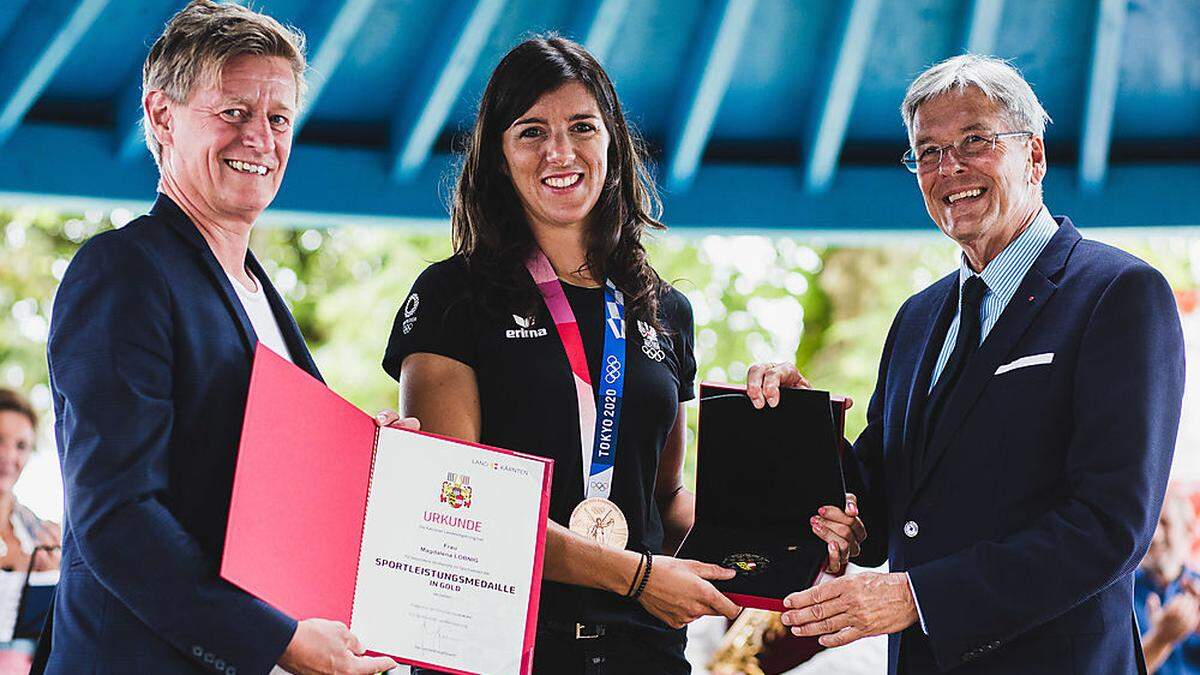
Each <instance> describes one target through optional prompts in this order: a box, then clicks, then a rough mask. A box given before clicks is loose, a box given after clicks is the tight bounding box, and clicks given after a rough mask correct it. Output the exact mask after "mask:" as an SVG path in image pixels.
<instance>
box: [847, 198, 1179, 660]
mask: <svg viewBox="0 0 1200 675" xmlns="http://www.w3.org/2000/svg"><path fill="white" fill-rule="evenodd" d="M1056 220H1058V221H1059V223H1060V227H1059V230H1058V232H1057V233H1056V234H1055V235H1054V237H1053V238H1052V239H1051V240H1050V242H1049V243H1048V244H1047V245H1046V248H1045V249H1044V250H1043V251H1042V253H1041V255H1040V256H1039V257H1038V258H1037V260H1036V261H1035V262H1034V264H1033V267H1032V268H1031V269H1030V270H1029V272H1028V273H1027V274H1026V275H1025V278H1024V279H1023V280H1022V281H1021V284H1020V286H1019V287H1018V289H1017V292H1016V293H1015V295H1014V296H1013V298H1012V300H1011V301H1010V302H1009V304H1008V306H1007V308H1005V310H1004V312H1003V313H1002V314H1001V316H1000V319H999V320H998V321H997V323H996V324H995V326H994V327H993V328H992V330H991V332H990V333H989V334H988V336H987V338H986V339H985V340H984V342H983V343H982V345H980V348H979V351H978V352H976V353H975V355H974V357H973V358H972V360H971V361H970V362H968V365H967V368H966V369H965V370H964V371H963V374H962V376H961V380H960V381H959V384H958V386H957V388H956V390H955V392H954V394H953V397H952V398H950V399H949V400H948V401H947V402H946V404H945V408H944V409H943V411H942V414H941V418H940V423H939V425H938V427H937V429H936V430H935V431H934V433H933V434H932V437H931V438H930V439H929V440H928V445H927V446H926V451H925V459H924V460H923V462H922V465H921V467H920V468H919V470H915V469H914V466H913V461H912V457H913V453H914V451H915V450H916V449H917V447H918V444H919V443H920V442H921V441H920V437H921V435H922V430H921V427H922V422H923V417H924V405H925V400H926V397H927V396H926V394H927V392H928V390H929V384H930V377H931V374H932V371H933V366H934V361H935V359H936V357H937V354H938V350H939V349H940V348H941V346H942V341H943V340H944V338H945V335H946V330H947V327H948V326H949V323H950V320H951V319H952V318H953V316H954V313H955V310H956V305H957V298H958V289H957V283H958V271H957V270H956V271H955V272H954V273H952V274H950V275H948V276H946V277H945V278H943V279H941V280H940V281H938V282H936V283H934V284H933V285H932V286H930V287H929V288H927V289H925V290H923V291H921V292H920V293H918V294H916V295H914V296H913V297H911V298H909V299H908V301H906V302H905V303H904V305H903V306H902V307H901V308H900V310H899V312H898V313H897V314H896V318H895V320H894V322H893V324H892V328H891V331H890V333H889V334H888V337H887V341H886V343H885V345H884V350H883V357H882V360H881V362H880V366H879V378H878V382H877V384H876V388H875V392H874V395H873V396H872V398H871V403H870V407H869V409H868V411H867V427H866V429H865V430H864V431H863V433H862V435H861V436H860V437H859V438H858V440H857V441H856V442H855V444H854V453H853V454H854V457H855V459H856V460H857V462H855V463H849V464H850V468H851V469H857V472H858V474H859V475H857V476H852V478H851V481H850V482H851V483H852V484H854V485H855V487H857V489H859V490H860V491H862V495H861V498H860V505H861V509H862V513H863V518H864V521H865V522H866V525H867V531H868V538H867V540H866V541H865V542H864V552H863V559H862V561H861V562H862V563H863V564H866V565H878V564H881V563H883V562H884V560H885V559H886V560H887V561H888V562H889V563H890V565H891V569H892V570H893V571H907V572H908V574H909V576H910V578H911V580H912V584H913V587H914V588H915V589H916V594H917V599H918V602H919V603H920V608H921V611H922V613H923V615H924V618H925V624H926V628H927V629H928V638H926V637H925V635H923V634H922V632H921V630H920V628H919V627H917V628H915V629H912V628H910V629H909V630H907V631H905V632H904V633H900V634H895V635H892V636H890V638H889V644H888V672H889V673H896V672H897V660H898V657H899V655H900V651H901V649H903V650H904V652H905V660H906V662H907V663H908V664H909V667H908V668H907V671H908V672H941V671H946V670H950V669H952V668H953V669H954V671H953V672H955V673H1023V674H1028V673H1054V674H1056V675H1061V674H1064V673H1087V674H1088V675H1102V674H1107V673H1121V674H1122V675H1124V674H1126V673H1131V672H1135V666H1134V663H1135V661H1134V658H1135V649H1136V647H1135V645H1134V642H1133V631H1132V630H1131V617H1132V613H1133V607H1132V594H1133V585H1132V583H1133V582H1132V572H1133V571H1134V569H1135V568H1136V567H1137V565H1138V563H1139V561H1140V560H1141V559H1142V556H1143V555H1144V554H1145V553H1146V549H1147V548H1148V547H1149V544H1150V539H1151V537H1152V536H1153V533H1154V527H1155V524H1156V522H1157V519H1158V513H1159V509H1160V508H1161V506H1162V498H1163V492H1164V491H1165V489H1166V484H1167V476H1168V473H1169V471H1170V467H1171V457H1172V455H1173V451H1174V446H1175V439H1176V433H1177V430H1178V426H1179V415H1180V408H1181V405H1182V398H1183V382H1184V363H1183V333H1182V330H1181V328H1180V323H1179V313H1178V310H1177V308H1176V304H1175V299H1174V295H1173V294H1172V292H1171V289H1170V287H1169V286H1168V285H1167V282H1166V280H1165V279H1163V277H1162V275H1161V274H1159V273H1158V272H1157V271H1156V270H1154V269H1153V268H1152V267H1150V266H1149V265H1147V264H1146V263H1144V262H1142V261H1140V260H1138V259H1137V258H1135V257H1133V256H1131V255H1129V254H1127V253H1124V252H1122V251H1120V250H1118V249H1115V248H1112V247H1109V246H1105V245H1103V244H1099V243H1097V242H1094V241H1089V240H1085V239H1082V238H1081V237H1080V235H1079V232H1078V231H1077V230H1076V229H1075V227H1074V226H1072V224H1071V221H1070V220H1068V219H1066V218H1057V219H1056ZM1047 353H1049V354H1053V357H1052V359H1053V360H1052V362H1051V363H1047V364H1042V365H1031V366H1026V367H1021V368H1015V369H1011V370H1008V371H1007V372H1003V373H1001V374H996V371H997V369H999V368H1000V367H1001V366H1004V365H1006V364H1009V363H1011V362H1013V361H1014V360H1016V359H1018V358H1020V357H1024V356H1033V355H1039V354H1047ZM853 473H855V471H851V474H853ZM922 654H924V655H925V656H926V658H927V659H928V660H927V661H926V662H925V663H926V665H924V666H922V665H920V664H921V662H922V659H921V656H922ZM910 657H912V658H910ZM934 662H936V665H935V663H934Z"/></svg>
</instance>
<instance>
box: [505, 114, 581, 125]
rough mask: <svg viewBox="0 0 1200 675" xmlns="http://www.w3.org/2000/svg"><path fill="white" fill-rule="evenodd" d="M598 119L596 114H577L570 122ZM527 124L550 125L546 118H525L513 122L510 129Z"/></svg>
mask: <svg viewBox="0 0 1200 675" xmlns="http://www.w3.org/2000/svg"><path fill="white" fill-rule="evenodd" d="M598 119H600V117H599V115H596V114H595V113H575V114H574V115H571V117H570V118H568V121H570V122H578V121H580V120H598ZM525 124H548V122H546V120H545V118H542V117H525V118H522V119H519V120H517V121H516V122H513V123H512V124H511V125H510V126H509V128H512V127H517V126H522V125H525Z"/></svg>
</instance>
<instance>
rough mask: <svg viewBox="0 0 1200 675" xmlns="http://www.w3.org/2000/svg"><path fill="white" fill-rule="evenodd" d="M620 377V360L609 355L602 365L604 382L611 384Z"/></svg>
mask: <svg viewBox="0 0 1200 675" xmlns="http://www.w3.org/2000/svg"><path fill="white" fill-rule="evenodd" d="M620 377H621V359H618V358H617V357H616V356H615V355H612V354H610V355H609V357H608V359H607V361H606V362H605V364H604V381H605V382H607V383H609V384H613V383H614V382H616V381H617V379H618V378H620Z"/></svg>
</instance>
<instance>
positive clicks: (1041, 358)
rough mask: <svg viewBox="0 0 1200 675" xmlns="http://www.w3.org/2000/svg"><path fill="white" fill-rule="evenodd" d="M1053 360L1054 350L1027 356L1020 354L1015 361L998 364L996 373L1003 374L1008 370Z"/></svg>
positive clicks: (1044, 363) (1043, 363)
mask: <svg viewBox="0 0 1200 675" xmlns="http://www.w3.org/2000/svg"><path fill="white" fill-rule="evenodd" d="M1053 362H1054V352H1046V353H1045V354H1030V355H1029V356H1022V357H1021V358H1019V359H1017V360H1016V361H1013V362H1011V363H1006V364H1004V365H1002V366H1000V367H999V368H997V369H996V374H997V375H1003V374H1004V373H1007V372H1008V371H1010V370H1016V369H1017V368H1027V367H1029V366H1044V365H1046V364H1048V363H1053Z"/></svg>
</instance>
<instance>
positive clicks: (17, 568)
mask: <svg viewBox="0 0 1200 675" xmlns="http://www.w3.org/2000/svg"><path fill="white" fill-rule="evenodd" d="M37 424H38V417H37V413H36V412H35V411H34V409H33V406H32V405H30V403H29V401H28V400H27V399H26V398H25V397H24V396H22V395H21V394H19V393H17V392H16V391H13V390H11V389H5V388H0V672H3V673H22V672H27V671H28V669H29V664H30V655H31V654H32V651H33V645H34V643H35V642H36V641H37V638H38V635H39V634H40V633H41V630H42V624H43V623H44V622H45V618H46V610H47V609H48V608H49V606H50V599H51V598H52V597H53V595H54V587H55V584H57V583H58V570H59V562H60V553H59V539H60V529H59V526H58V524H57V523H54V522H50V521H48V520H42V519H41V518H39V517H38V516H37V514H35V513H34V512H33V511H32V510H30V509H29V508H28V507H26V506H24V505H22V504H21V503H20V502H18V501H17V498H16V497H15V496H14V495H13V487H14V486H15V485H16V483H17V480H18V479H20V477H21V472H22V471H23V470H24V469H25V463H26V462H27V461H28V460H29V457H30V455H32V454H33V452H34V450H35V448H36V446H37Z"/></svg>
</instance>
